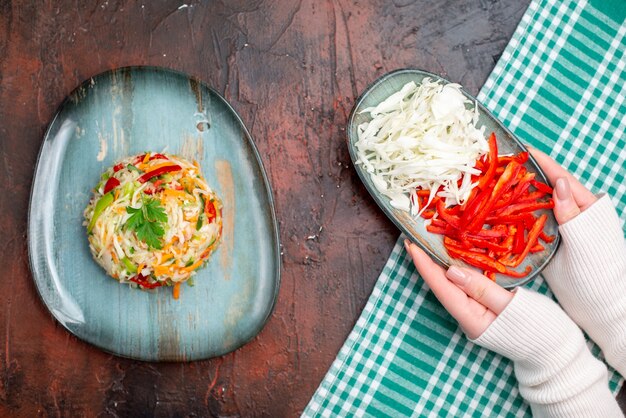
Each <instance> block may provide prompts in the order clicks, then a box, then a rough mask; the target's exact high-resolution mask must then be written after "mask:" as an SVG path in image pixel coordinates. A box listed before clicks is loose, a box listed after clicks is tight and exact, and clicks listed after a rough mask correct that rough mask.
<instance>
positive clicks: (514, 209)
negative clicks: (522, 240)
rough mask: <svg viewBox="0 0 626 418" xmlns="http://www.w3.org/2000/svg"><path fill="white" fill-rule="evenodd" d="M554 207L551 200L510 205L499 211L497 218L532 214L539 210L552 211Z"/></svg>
mask: <svg viewBox="0 0 626 418" xmlns="http://www.w3.org/2000/svg"><path fill="white" fill-rule="evenodd" d="M553 207H554V201H553V200H552V199H550V200H548V201H546V202H535V203H516V204H514V205H510V206H508V207H507V208H505V209H504V210H503V211H501V212H500V213H499V214H498V215H499V216H507V215H515V214H520V213H524V212H534V211H536V210H539V209H552V208H553Z"/></svg>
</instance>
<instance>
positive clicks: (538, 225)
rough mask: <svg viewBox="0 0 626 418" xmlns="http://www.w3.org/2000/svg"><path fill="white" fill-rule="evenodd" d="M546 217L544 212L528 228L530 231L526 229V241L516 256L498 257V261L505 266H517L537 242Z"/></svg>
mask: <svg viewBox="0 0 626 418" xmlns="http://www.w3.org/2000/svg"><path fill="white" fill-rule="evenodd" d="M547 219H548V215H546V214H545V213H544V214H543V215H541V216H540V217H539V218H537V220H536V221H535V224H534V225H533V227H532V228H531V229H530V231H528V241H527V242H526V246H525V247H524V250H523V251H522V252H521V253H520V254H518V255H517V256H516V257H514V258H512V259H511V258H506V259H499V260H498V261H500V262H501V263H502V264H504V265H505V266H509V267H517V266H519V265H520V264H521V263H522V261H523V260H524V258H526V256H527V255H528V253H529V252H530V249H531V248H532V247H534V246H535V244H537V240H538V239H539V234H540V233H541V231H542V230H543V226H544V225H545V224H546V220H547Z"/></svg>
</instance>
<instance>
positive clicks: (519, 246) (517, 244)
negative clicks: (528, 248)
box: [512, 223, 525, 254]
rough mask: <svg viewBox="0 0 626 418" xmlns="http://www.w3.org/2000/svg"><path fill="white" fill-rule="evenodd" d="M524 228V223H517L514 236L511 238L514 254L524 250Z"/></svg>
mask: <svg viewBox="0 0 626 418" xmlns="http://www.w3.org/2000/svg"><path fill="white" fill-rule="evenodd" d="M524 230H525V229H524V224H523V223H518V224H517V230H516V231H515V238H513V250H512V252H513V253H515V254H521V252H522V251H524Z"/></svg>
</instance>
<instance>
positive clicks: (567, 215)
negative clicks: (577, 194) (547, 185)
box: [554, 177, 580, 225]
mask: <svg viewBox="0 0 626 418" xmlns="http://www.w3.org/2000/svg"><path fill="white" fill-rule="evenodd" d="M554 191H555V193H554V194H555V196H554V197H555V199H554V217H555V218H556V221H557V222H558V223H559V225H562V224H564V223H565V222H567V221H569V220H570V219H573V218H575V217H576V216H577V215H578V214H579V213H580V208H579V207H578V204H577V203H576V200H574V195H573V194H572V189H571V187H570V184H569V181H568V180H567V178H566V177H560V178H558V179H556V185H555V187H554Z"/></svg>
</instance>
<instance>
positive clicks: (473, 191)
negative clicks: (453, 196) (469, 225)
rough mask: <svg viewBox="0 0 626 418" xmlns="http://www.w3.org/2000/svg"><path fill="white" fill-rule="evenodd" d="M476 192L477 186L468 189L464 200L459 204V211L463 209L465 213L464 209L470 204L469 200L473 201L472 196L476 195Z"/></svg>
mask: <svg viewBox="0 0 626 418" xmlns="http://www.w3.org/2000/svg"><path fill="white" fill-rule="evenodd" d="M477 193H478V188H476V187H474V188H473V189H472V190H471V191H470V194H469V196H468V198H467V199H466V200H465V202H463V204H462V205H460V206H459V211H463V212H464V213H465V209H467V206H468V205H469V204H470V203H469V202H473V201H474V198H475V197H476V194H477ZM457 206H458V205H457Z"/></svg>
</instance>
